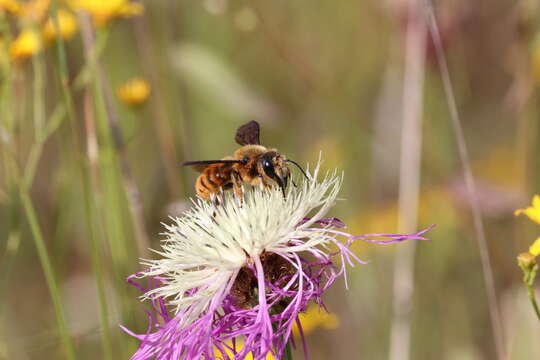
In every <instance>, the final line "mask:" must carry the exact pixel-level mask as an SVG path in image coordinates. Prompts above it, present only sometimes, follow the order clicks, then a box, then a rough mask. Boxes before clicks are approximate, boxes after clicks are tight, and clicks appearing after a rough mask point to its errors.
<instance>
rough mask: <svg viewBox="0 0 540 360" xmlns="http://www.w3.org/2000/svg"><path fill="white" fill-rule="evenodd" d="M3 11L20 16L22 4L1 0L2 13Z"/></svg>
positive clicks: (0, 10) (15, 0)
mask: <svg viewBox="0 0 540 360" xmlns="http://www.w3.org/2000/svg"><path fill="white" fill-rule="evenodd" d="M3 10H5V11H7V12H9V13H12V14H13V15H18V14H19V12H20V11H21V4H19V2H18V1H17V0H0V13H1V12H2V11H3Z"/></svg>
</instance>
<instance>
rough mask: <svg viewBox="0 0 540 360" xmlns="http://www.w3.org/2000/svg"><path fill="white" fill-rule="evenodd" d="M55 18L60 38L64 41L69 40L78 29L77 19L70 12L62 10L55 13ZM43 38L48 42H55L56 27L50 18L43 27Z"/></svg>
mask: <svg viewBox="0 0 540 360" xmlns="http://www.w3.org/2000/svg"><path fill="white" fill-rule="evenodd" d="M57 17H58V28H59V29H60V36H61V37H62V39H65V40H69V39H71V38H72V37H73V36H74V35H75V34H76V33H77V30H78V28H79V26H78V24H77V18H76V17H75V15H73V14H72V13H71V12H69V11H67V10H63V9H59V10H58V11H57ZM43 38H44V39H45V40H46V41H49V42H50V41H54V40H56V27H55V26H54V21H53V19H52V18H49V19H48V20H47V22H46V23H45V25H43Z"/></svg>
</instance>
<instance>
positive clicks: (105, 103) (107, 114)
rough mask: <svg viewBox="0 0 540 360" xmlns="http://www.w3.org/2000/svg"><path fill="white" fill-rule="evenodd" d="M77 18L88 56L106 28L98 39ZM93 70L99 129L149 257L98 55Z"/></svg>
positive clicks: (142, 247) (137, 194)
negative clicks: (102, 120)
mask: <svg viewBox="0 0 540 360" xmlns="http://www.w3.org/2000/svg"><path fill="white" fill-rule="evenodd" d="M80 19H81V21H80V24H81V29H82V32H83V44H84V47H85V53H86V55H87V57H88V58H89V59H90V58H91V57H92V54H93V53H94V52H95V49H96V44H98V43H103V42H105V41H106V39H107V38H108V29H105V30H100V31H99V32H98V33H97V37H98V39H97V40H96V39H95V35H94V30H93V29H92V26H91V24H90V22H89V19H88V18H87V17H85V16H80ZM92 70H93V71H94V74H95V75H96V76H92V77H93V78H94V84H95V87H96V88H95V91H94V97H95V99H94V101H95V102H96V105H97V106H98V107H102V108H103V109H104V110H105V111H104V113H103V115H104V118H105V120H106V126H102V127H100V129H101V130H102V134H103V135H104V137H105V138H106V141H107V142H110V145H111V155H112V156H113V157H114V158H116V159H115V160H114V161H113V162H114V163H116V164H117V165H118V166H119V170H120V179H119V181H122V182H123V187H122V188H124V189H125V195H126V202H127V208H128V210H129V212H130V215H131V218H132V225H133V229H134V231H135V239H136V243H137V248H138V251H139V255H141V256H143V257H148V256H149V250H148V249H149V248H150V241H149V239H148V233H147V230H146V226H145V219H144V211H143V205H142V199H141V194H140V191H139V188H138V186H137V183H136V182H135V179H134V176H133V172H132V170H131V166H130V165H129V161H128V159H127V155H126V153H125V149H124V140H123V137H122V132H121V129H120V124H119V116H118V113H117V112H116V109H115V107H114V100H113V97H112V92H111V89H110V88H109V86H108V82H107V78H106V76H105V72H104V70H103V68H102V66H101V64H100V60H99V58H96V59H95V66H94V67H93V68H92ZM98 114H99V110H98ZM112 153H115V154H116V155H113V154H112ZM113 165H114V164H113Z"/></svg>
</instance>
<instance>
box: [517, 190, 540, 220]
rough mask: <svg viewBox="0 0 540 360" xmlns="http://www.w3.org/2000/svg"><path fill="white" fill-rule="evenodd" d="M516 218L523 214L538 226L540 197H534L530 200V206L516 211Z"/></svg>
mask: <svg viewBox="0 0 540 360" xmlns="http://www.w3.org/2000/svg"><path fill="white" fill-rule="evenodd" d="M514 214H515V215H516V216H518V215H521V214H525V215H527V216H528V217H529V219H531V220H532V221H534V222H535V223H537V224H540V195H534V196H533V199H532V206H529V207H527V208H525V209H518V210H516V211H515V213H514Z"/></svg>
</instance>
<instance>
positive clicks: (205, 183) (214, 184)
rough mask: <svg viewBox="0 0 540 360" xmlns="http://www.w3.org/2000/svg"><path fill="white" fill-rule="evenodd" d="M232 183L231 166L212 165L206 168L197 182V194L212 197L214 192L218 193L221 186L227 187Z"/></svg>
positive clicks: (206, 197) (207, 197)
mask: <svg viewBox="0 0 540 360" xmlns="http://www.w3.org/2000/svg"><path fill="white" fill-rule="evenodd" d="M230 183H231V170H230V167H229V166H223V165H222V164H216V165H210V166H208V167H207V168H206V169H204V171H203V173H202V174H201V175H199V177H198V178H197V181H196V182H195V190H196V191H197V195H199V196H201V197H203V198H205V199H210V197H211V195H212V194H216V193H218V192H219V191H220V189H221V188H223V189H226V188H228V187H229V185H230Z"/></svg>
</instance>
